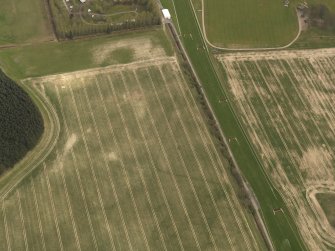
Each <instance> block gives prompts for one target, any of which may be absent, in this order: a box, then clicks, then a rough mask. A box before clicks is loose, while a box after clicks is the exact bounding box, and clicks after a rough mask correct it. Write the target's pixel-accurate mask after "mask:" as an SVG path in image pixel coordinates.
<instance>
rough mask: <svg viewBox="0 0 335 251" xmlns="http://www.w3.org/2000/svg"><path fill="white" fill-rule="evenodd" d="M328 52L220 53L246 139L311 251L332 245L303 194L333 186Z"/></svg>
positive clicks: (334, 137)
mask: <svg viewBox="0 0 335 251" xmlns="http://www.w3.org/2000/svg"><path fill="white" fill-rule="evenodd" d="M334 55H335V50H334V49H322V50H306V51H283V53H281V54H279V55H278V57H276V56H275V53H274V52H265V53H258V54H256V53H244V54H242V53H240V54H238V53H237V54H227V55H222V56H219V60H220V61H221V63H222V64H223V65H224V66H225V69H226V72H227V75H228V82H229V86H228V88H229V90H230V95H231V96H232V97H233V101H234V103H235V105H236V107H237V110H238V111H239V112H240V113H241V116H242V118H243V120H242V121H243V123H244V126H245V127H246V129H247V132H248V134H249V137H250V138H251V140H252V142H253V144H254V145H255V147H256V149H258V152H259V153H260V155H261V159H262V162H263V164H264V166H265V168H266V170H267V172H268V173H269V174H270V177H271V179H272V180H273V182H274V183H275V184H276V186H277V187H278V189H279V191H280V194H281V195H282V196H283V198H285V201H286V204H287V205H289V209H290V211H291V212H292V214H293V215H294V216H295V218H296V222H297V224H298V226H299V229H300V234H301V235H302V236H303V238H304V240H305V241H306V243H307V244H308V247H309V248H310V249H311V250H322V249H331V248H334V247H335V235H334V232H333V231H328V230H329V229H330V226H329V223H328V224H327V223H325V216H322V214H320V213H318V211H320V209H319V210H317V209H316V208H318V205H313V203H314V204H315V203H316V202H315V201H316V200H315V199H314V200H313V198H312V199H311V198H310V197H309V196H310V195H309V191H313V192H314V193H316V192H317V191H318V190H317V189H318V187H321V188H320V191H319V192H320V193H322V191H324V188H327V187H328V188H329V189H331V188H333V187H334V184H335V181H334V176H335V173H334V169H333V165H334V161H335V156H334V153H333V145H334V144H335V131H334V124H333V121H334V119H335V109H334V108H333V105H332V103H333V101H332V100H333V98H334V97H333V96H334V95H333V93H334V92H333V90H334V87H333V85H332V82H333V79H334V76H335V71H334V67H333V64H334ZM292 121H294V123H292ZM305 192H306V194H305V196H304V193H305ZM313 201H314V202H313ZM298 212H299V213H298ZM325 224H326V225H325ZM327 229H328V230H327Z"/></svg>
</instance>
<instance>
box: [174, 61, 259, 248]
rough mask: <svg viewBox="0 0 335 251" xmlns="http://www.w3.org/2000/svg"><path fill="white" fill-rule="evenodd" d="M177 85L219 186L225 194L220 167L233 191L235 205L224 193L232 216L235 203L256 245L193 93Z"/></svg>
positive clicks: (187, 88)
mask: <svg viewBox="0 0 335 251" xmlns="http://www.w3.org/2000/svg"><path fill="white" fill-rule="evenodd" d="M177 69H178V70H179V74H178V75H176V76H177V78H178V79H179V80H180V81H184V83H187V81H186V79H185V78H184V76H183V74H182V73H181V69H180V67H179V65H178V64H177ZM178 87H179V89H180V90H181V91H182V93H183V96H184V99H185V100H186V102H187V104H188V108H189V110H190V111H191V114H192V117H193V120H194V122H195V123H196V124H197V129H198V131H199V133H200V135H201V138H202V141H203V142H204V145H205V146H206V151H207V153H208V154H209V156H210V158H211V162H212V164H213V167H214V170H215V173H216V175H217V177H218V180H219V182H220V185H221V188H222V189H223V191H224V193H225V194H226V190H225V188H224V186H223V184H222V181H221V179H220V169H221V171H222V174H223V177H224V178H225V181H226V182H227V184H229V185H230V186H231V187H230V188H231V191H232V193H233V195H232V199H233V201H234V202H235V205H234V204H233V203H232V202H231V200H230V198H229V196H227V195H226V197H227V200H228V201H229V204H230V209H232V212H233V214H234V218H235V220H236V221H239V220H238V219H237V218H236V214H235V212H234V210H235V206H236V205H237V206H236V207H237V208H239V209H240V210H241V211H242V213H240V214H241V216H242V218H243V220H244V222H245V223H246V226H247V229H249V232H250V234H251V238H252V239H253V241H254V243H255V244H256V246H257V247H258V243H257V241H256V240H255V237H254V235H253V234H252V231H251V229H250V226H249V222H248V221H247V220H246V217H245V215H244V212H243V211H244V209H242V207H241V205H240V202H239V201H237V199H236V193H235V190H234V188H232V185H231V181H230V180H229V178H228V177H227V172H226V169H225V167H224V164H223V163H222V160H221V158H220V156H219V154H218V151H217V148H216V145H215V144H214V142H213V139H212V137H211V135H210V134H209V131H208V127H207V124H206V121H205V120H204V118H203V115H202V114H201V111H200V109H199V107H198V105H197V103H196V101H195V100H194V97H193V94H192V93H191V91H190V89H189V87H188V86H186V87H184V88H183V86H182V85H181V82H179V81H178ZM187 93H188V94H189V96H190V97H191V100H192V102H190V101H189V100H188V98H187ZM190 103H193V106H194V107H195V110H196V111H197V113H198V116H196V114H195V113H196V112H193V111H192V109H191V108H192V105H191V104H190ZM201 123H202V124H203V127H204V130H203V131H202V130H201ZM204 134H205V135H204ZM206 138H207V139H209V141H210V143H211V147H212V148H213V150H214V153H215V154H213V155H215V156H216V159H217V162H216V161H214V159H213V156H212V153H211V151H210V149H209V147H208V146H207V145H206V144H205V139H206ZM215 163H216V164H215ZM238 224H239V228H240V229H241V225H240V224H241V223H240V222H239V223H238ZM241 231H242V230H241ZM243 237H244V238H245V236H244V233H243ZM248 242H249V241H248ZM249 245H250V244H249ZM258 248H259V247H258ZM249 249H250V246H249Z"/></svg>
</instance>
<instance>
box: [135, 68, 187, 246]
mask: <svg viewBox="0 0 335 251" xmlns="http://www.w3.org/2000/svg"><path fill="white" fill-rule="evenodd" d="M132 73H133V75H134V78H135V80H136V83H137V85H139V84H140V82H139V79H138V77H137V74H136V72H134V71H133V72H132ZM146 110H148V108H146ZM135 116H137V115H135ZM137 124H138V126H139V127H140V128H141V129H140V131H141V136H142V138H143V140H144V144H145V148H146V151H147V153H148V155H149V159H150V164H151V166H152V167H153V171H154V173H155V176H156V180H157V182H158V184H159V188H160V190H161V193H162V195H163V200H164V203H165V205H166V207H167V210H168V213H169V216H170V219H171V222H172V225H173V227H174V231H175V233H176V235H177V239H178V242H179V245H180V248H181V249H182V250H185V249H184V247H183V244H182V241H181V238H180V235H179V231H178V228H177V226H176V222H175V220H174V218H173V216H172V212H171V208H170V205H169V203H168V200H167V198H166V194H165V191H164V188H163V185H162V182H161V180H160V177H159V175H158V173H157V167H156V165H155V163H154V161H153V157H152V152H151V150H150V148H149V146H148V142H147V139H146V137H145V134H144V131H143V128H142V126H141V123H139V122H138V118H137Z"/></svg>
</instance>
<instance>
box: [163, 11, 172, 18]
mask: <svg viewBox="0 0 335 251" xmlns="http://www.w3.org/2000/svg"><path fill="white" fill-rule="evenodd" d="M162 13H163V17H164V18H166V19H171V14H170V11H169V10H168V9H162Z"/></svg>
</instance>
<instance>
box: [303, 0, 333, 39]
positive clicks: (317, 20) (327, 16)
mask: <svg viewBox="0 0 335 251" xmlns="http://www.w3.org/2000/svg"><path fill="white" fill-rule="evenodd" d="M304 15H306V16H307V17H308V23H309V24H310V25H311V26H312V27H317V28H320V29H322V30H327V31H330V32H333V33H335V12H333V11H331V10H330V9H329V8H328V7H327V6H326V5H324V4H313V5H311V6H310V7H309V8H305V9H304Z"/></svg>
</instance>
